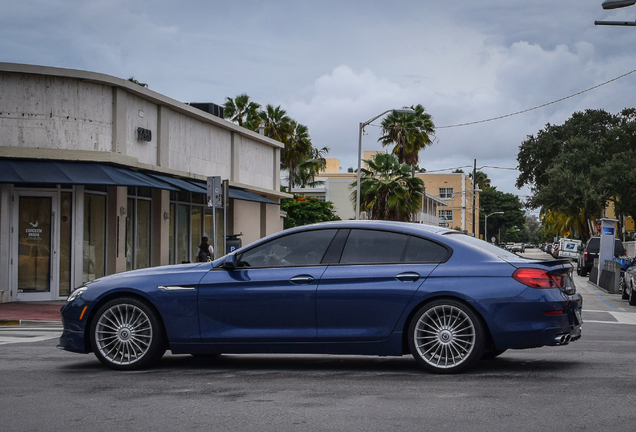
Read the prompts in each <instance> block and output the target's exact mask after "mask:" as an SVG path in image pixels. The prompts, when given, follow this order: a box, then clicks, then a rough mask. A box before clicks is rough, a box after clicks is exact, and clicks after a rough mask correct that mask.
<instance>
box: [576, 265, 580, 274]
mask: <svg viewBox="0 0 636 432" xmlns="http://www.w3.org/2000/svg"><path fill="white" fill-rule="evenodd" d="M576 274H577V275H579V276H581V267H579V266H576Z"/></svg>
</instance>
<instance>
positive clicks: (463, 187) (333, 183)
mask: <svg viewBox="0 0 636 432" xmlns="http://www.w3.org/2000/svg"><path fill="white" fill-rule="evenodd" d="M375 153H378V152H377V151H365V152H364V155H363V160H368V159H370V158H371V157H372V156H373V155H374V154H375ZM415 175H416V176H417V177H420V178H422V179H423V180H424V185H425V187H426V196H425V198H424V200H423V202H422V208H421V209H420V211H419V212H418V213H417V214H415V215H414V222H418V223H425V224H429V225H439V226H447V227H449V228H457V229H459V230H461V231H464V232H466V233H467V234H469V235H473V203H475V209H474V211H475V229H474V232H479V191H476V190H474V188H473V183H472V180H471V179H470V178H469V177H468V176H467V175H466V174H464V173H457V174H455V173H453V174H426V173H415ZM356 179H357V176H356V173H355V172H346V173H344V172H340V161H339V160H338V159H335V158H328V159H327V167H326V169H325V172H323V173H321V174H320V176H319V177H318V178H316V180H321V181H323V182H324V185H322V186H317V187H315V188H294V190H293V192H295V193H299V194H302V195H306V196H313V197H316V198H319V199H324V200H327V201H331V202H332V203H333V204H334V207H335V209H336V214H337V215H338V216H339V217H340V218H341V219H345V220H346V219H354V218H355V208H354V205H353V204H352V200H351V194H352V193H355V190H354V189H352V188H351V184H352V183H353V182H354V181H356ZM473 194H474V195H473Z"/></svg>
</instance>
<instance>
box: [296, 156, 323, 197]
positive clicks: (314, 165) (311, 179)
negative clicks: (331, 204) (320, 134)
mask: <svg viewBox="0 0 636 432" xmlns="http://www.w3.org/2000/svg"><path fill="white" fill-rule="evenodd" d="M327 153H329V147H323V148H321V149H317V148H315V147H312V148H311V150H310V151H309V154H308V156H307V158H306V159H304V160H303V161H301V162H300V163H299V164H298V166H297V167H296V173H295V174H294V183H295V184H296V185H297V186H299V187H302V188H305V187H316V186H320V185H323V184H325V182H324V181H321V180H316V176H317V175H318V174H319V173H320V172H321V171H323V170H324V169H325V167H326V166H327V160H326V159H325V156H326V155H327Z"/></svg>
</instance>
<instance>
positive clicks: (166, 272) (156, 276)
mask: <svg viewBox="0 0 636 432" xmlns="http://www.w3.org/2000/svg"><path fill="white" fill-rule="evenodd" d="M211 268H212V265H211V263H188V264H177V265H168V266H160V267H150V268H146V269H139V270H130V271H126V272H122V273H116V274H112V275H109V276H104V277H101V278H99V279H94V280H92V281H90V282H87V283H86V285H88V286H90V287H97V286H99V287H114V286H121V287H124V286H127V287H130V286H133V284H134V285H139V282H142V284H143V285H148V284H153V283H154V284H171V283H174V282H175V281H179V282H180V283H197V282H198V281H199V280H200V279H201V277H202V275H203V274H204V273H206V272H208V271H209V270H210V269H211Z"/></svg>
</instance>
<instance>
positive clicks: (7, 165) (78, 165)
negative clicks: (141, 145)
mask: <svg viewBox="0 0 636 432" xmlns="http://www.w3.org/2000/svg"><path fill="white" fill-rule="evenodd" d="M0 183H27V184H28V183H35V184H78V185H102V186H138V187H151V188H157V189H166V190H171V191H179V190H183V191H187V192H193V193H201V194H206V193H207V185H206V184H205V183H203V182H199V181H196V180H192V181H188V180H184V179H180V178H176V177H170V176H167V175H163V174H157V173H141V172H137V171H133V170H131V169H127V168H120V167H115V166H111V165H105V164H101V163H96V162H66V161H53V160H41V159H38V160H21V159H20V160H19V159H0ZM230 198H232V199H238V200H243V201H253V202H260V203H265V204H276V205H278V203H277V202H276V201H272V200H270V199H267V198H264V197H262V196H260V195H257V194H255V193H252V192H248V191H246V190H243V189H238V188H235V187H233V186H230Z"/></svg>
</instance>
